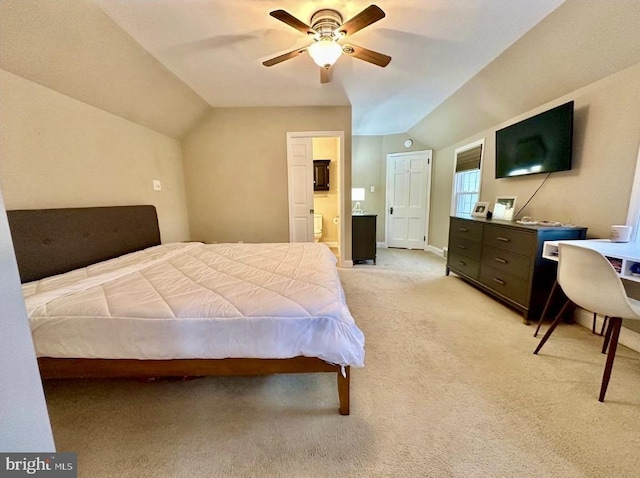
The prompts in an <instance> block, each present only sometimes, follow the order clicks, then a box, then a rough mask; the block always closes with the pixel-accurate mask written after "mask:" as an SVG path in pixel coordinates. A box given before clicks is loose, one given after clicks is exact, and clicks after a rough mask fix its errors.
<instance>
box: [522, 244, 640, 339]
mask: <svg viewBox="0 0 640 478" xmlns="http://www.w3.org/2000/svg"><path fill="white" fill-rule="evenodd" d="M560 243H566V244H572V245H574V246H579V247H586V248H588V249H593V250H595V251H598V252H599V253H600V254H602V255H603V256H605V257H606V258H607V259H609V262H611V265H612V266H613V268H614V269H615V270H616V272H617V273H618V275H619V276H620V277H621V278H622V279H625V280H630V281H634V282H640V275H639V274H637V273H633V272H631V269H632V267H633V266H634V265H638V266H637V267H640V243H637V242H611V241H610V240H609V239H589V240H581V241H545V243H544V244H543V246H542V257H543V258H544V259H548V260H551V261H555V262H558V244H560ZM634 269H635V267H634ZM557 289H558V282H557V281H556V282H555V283H554V284H553V288H552V289H551V292H550V293H549V298H548V300H547V304H546V305H545V308H544V310H543V312H542V315H541V316H540V321H539V322H538V327H537V328H536V331H535V333H534V334H533V336H534V337H537V335H538V331H539V330H540V325H541V324H542V320H543V319H544V317H545V315H546V313H547V309H548V306H549V303H550V301H551V298H552V296H553V294H554V293H555V292H556V291H557ZM565 299H566V298H565ZM570 304H571V302H570V301H569V300H568V299H566V300H565V305H564V307H563V308H562V310H561V312H560V313H561V314H562V313H564V311H565V310H566V308H567V307H568V306H569V305H570ZM605 324H606V317H605ZM603 329H604V324H603ZM592 330H593V332H594V333H596V332H595V314H594V325H593V327H592ZM600 335H602V333H601V334H600Z"/></svg>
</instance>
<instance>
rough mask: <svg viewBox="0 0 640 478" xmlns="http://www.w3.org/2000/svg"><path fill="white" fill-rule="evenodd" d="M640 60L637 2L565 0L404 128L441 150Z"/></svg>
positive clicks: (634, 0)
mask: <svg viewBox="0 0 640 478" xmlns="http://www.w3.org/2000/svg"><path fill="white" fill-rule="evenodd" d="M639 62H640V1H637V0H630V1H627V0H616V1H610V0H589V1H584V0H568V1H567V2H565V3H564V4H563V5H561V6H560V7H559V8H558V9H557V10H555V11H554V12H552V13H551V14H550V15H549V16H548V17H546V18H545V19H544V20H542V21H541V22H540V23H539V24H538V25H536V26H535V27H534V28H533V29H531V30H530V31H529V32H528V33H527V34H525V35H524V36H523V37H522V38H521V39H520V40H518V41H517V42H516V43H514V44H513V46H511V47H510V48H509V49H508V50H507V51H505V52H504V53H503V54H502V55H500V56H499V57H498V58H496V59H495V60H494V61H493V62H491V63H490V64H489V65H488V66H487V67H486V68H484V69H483V70H482V71H481V72H479V73H478V74H477V75H476V76H475V77H474V78H473V79H472V80H470V81H469V82H468V83H467V84H465V85H464V86H463V87H462V88H460V89H459V90H458V91H456V92H455V93H454V94H453V95H451V96H450V97H449V98H447V100H446V101H444V102H443V103H442V104H441V105H440V106H438V107H437V108H436V109H435V110H434V111H433V112H431V113H430V114H429V115H427V116H426V117H425V118H424V119H422V120H421V121H420V122H419V123H417V124H416V125H415V126H414V127H413V128H411V129H410V130H409V131H408V133H409V134H410V135H412V136H414V137H415V138H417V139H419V140H420V141H422V142H423V143H425V144H428V145H429V146H430V147H432V148H434V149H440V148H442V147H445V146H449V145H452V144H454V143H456V142H458V141H462V140H464V139H467V138H468V137H469V136H471V135H473V134H474V133H478V132H480V131H484V130H486V129H488V128H491V127H493V126H496V125H498V124H501V123H503V122H505V121H507V120H509V119H510V118H514V117H516V116H518V115H521V114H522V113H524V112H526V111H529V110H531V109H533V108H535V107H537V106H539V105H542V104H545V103H547V102H549V101H552V100H554V99H556V98H559V97H560V96H563V95H566V94H567V93H570V92H572V91H575V90H577V89H578V88H581V87H583V86H586V85H588V84H590V83H593V82H595V81H597V80H599V79H601V78H604V77H606V76H609V75H611V74H613V73H616V72H618V71H620V70H622V69H624V68H628V67H630V66H633V65H635V64H637V63H639ZM470 111H472V112H473V114H469V112H470Z"/></svg>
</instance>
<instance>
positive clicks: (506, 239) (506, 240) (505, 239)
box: [496, 236, 511, 242]
mask: <svg viewBox="0 0 640 478" xmlns="http://www.w3.org/2000/svg"><path fill="white" fill-rule="evenodd" d="M496 239H498V240H499V241H502V242H509V241H510V240H511V239H509V238H508V237H502V236H498V237H496Z"/></svg>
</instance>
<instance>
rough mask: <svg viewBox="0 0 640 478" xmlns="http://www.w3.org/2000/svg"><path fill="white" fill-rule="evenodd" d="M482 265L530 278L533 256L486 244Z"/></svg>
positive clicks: (483, 250)
mask: <svg viewBox="0 0 640 478" xmlns="http://www.w3.org/2000/svg"><path fill="white" fill-rule="evenodd" d="M482 265H483V266H485V265H486V266H489V267H493V268H494V269H498V270H499V271H502V272H506V273H507V274H511V275H513V276H515V277H518V278H520V279H523V280H527V279H528V278H529V266H530V265H531V258H530V257H529V256H523V255H522V254H517V253H515V252H511V251H507V250H506V249H498V248H497V247H492V246H488V245H485V246H484V248H483V249H482Z"/></svg>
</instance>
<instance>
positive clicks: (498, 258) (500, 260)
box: [493, 257, 507, 264]
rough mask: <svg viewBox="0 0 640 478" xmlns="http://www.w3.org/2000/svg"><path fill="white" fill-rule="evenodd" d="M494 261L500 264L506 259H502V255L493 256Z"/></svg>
mask: <svg viewBox="0 0 640 478" xmlns="http://www.w3.org/2000/svg"><path fill="white" fill-rule="evenodd" d="M493 259H494V260H495V261H496V262H499V263H500V264H506V263H507V261H506V260H505V259H503V258H502V257H494V258H493Z"/></svg>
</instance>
